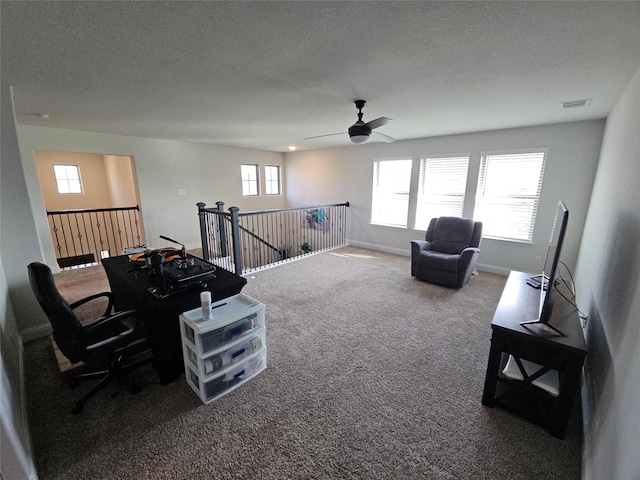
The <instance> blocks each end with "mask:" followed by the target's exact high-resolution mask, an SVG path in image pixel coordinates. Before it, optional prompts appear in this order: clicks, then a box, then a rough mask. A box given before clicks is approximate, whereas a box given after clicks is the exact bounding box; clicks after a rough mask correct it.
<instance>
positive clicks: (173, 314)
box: [102, 255, 247, 385]
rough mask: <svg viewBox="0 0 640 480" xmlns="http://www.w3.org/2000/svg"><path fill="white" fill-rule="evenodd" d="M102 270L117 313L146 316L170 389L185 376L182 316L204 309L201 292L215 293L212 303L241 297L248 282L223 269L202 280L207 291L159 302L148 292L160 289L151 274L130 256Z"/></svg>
mask: <svg viewBox="0 0 640 480" xmlns="http://www.w3.org/2000/svg"><path fill="white" fill-rule="evenodd" d="M102 266H103V267H104V270H105V272H106V273H107V278H108V279H109V285H110V286H111V292H112V293H113V297H114V304H115V308H116V309H117V310H126V309H136V310H138V311H139V312H140V314H141V315H142V319H143V321H144V322H145V326H146V329H147V337H148V339H149V343H150V344H151V350H152V352H153V362H154V365H155V367H156V369H157V370H158V374H159V376H160V383H161V384H163V385H166V384H167V383H170V382H172V381H174V380H176V379H177V378H178V377H179V376H180V375H181V374H182V373H183V372H184V362H183V357H182V345H181V342H180V322H179V320H178V317H179V315H180V314H181V313H182V312H185V311H187V310H192V309H194V308H197V307H199V306H200V292H201V291H203V290H208V291H210V292H211V298H212V301H214V302H215V301H218V300H222V299H223V298H227V297H230V296H232V295H236V294H238V293H240V291H241V290H242V288H243V287H244V286H245V285H246V283H247V280H246V279H245V278H243V277H241V276H239V275H236V274H234V273H231V272H229V271H227V270H225V269H223V268H220V267H218V268H216V270H215V272H214V274H213V275H209V276H205V277H202V281H203V282H205V283H206V287H205V288H198V289H191V290H186V291H184V292H177V293H173V294H171V295H169V296H167V297H165V298H158V297H156V296H154V295H152V294H151V293H149V291H148V290H147V289H148V288H149V287H153V286H158V285H157V283H156V281H155V279H154V278H153V277H152V276H151V273H150V270H148V269H140V268H139V267H138V268H136V266H135V265H133V264H131V263H130V262H129V257H127V256H126V255H122V256H118V257H111V258H105V259H103V260H102Z"/></svg>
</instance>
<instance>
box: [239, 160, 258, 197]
mask: <svg viewBox="0 0 640 480" xmlns="http://www.w3.org/2000/svg"><path fill="white" fill-rule="evenodd" d="M240 174H241V176H242V195H258V165H240Z"/></svg>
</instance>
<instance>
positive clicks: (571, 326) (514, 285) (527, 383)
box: [482, 272, 587, 438]
mask: <svg viewBox="0 0 640 480" xmlns="http://www.w3.org/2000/svg"><path fill="white" fill-rule="evenodd" d="M531 275H532V274H531V273H523V272H511V274H510V275H509V279H508V280H507V284H506V285H505V287H504V290H503V292H502V297H501V298H500V303H499V304H498V307H497V309H496V312H495V314H494V316H493V321H492V322H491V329H492V331H493V333H492V336H491V350H490V352H489V362H488V365H487V374H486V378H485V384H484V393H483V396H482V403H483V404H484V405H487V406H489V407H493V406H494V404H495V405H499V406H501V407H504V408H507V409H510V410H513V411H515V412H516V413H518V414H520V415H523V416H525V417H527V418H529V419H530V420H533V421H536V422H538V423H541V424H543V425H545V426H547V427H548V428H549V430H550V432H551V434H552V435H553V436H554V437H558V438H563V437H564V434H565V431H566V428H567V422H568V420H569V414H570V412H571V407H572V404H573V401H574V399H575V396H576V394H577V392H578V389H579V386H580V377H581V370H582V364H583V363H584V358H585V356H586V355H587V345H586V342H585V340H584V335H583V334H582V329H581V327H580V319H579V317H578V312H577V310H576V308H575V307H574V306H573V305H571V304H570V303H569V302H568V301H566V300H565V299H564V298H562V297H561V296H560V295H558V296H557V297H556V301H555V305H554V308H553V313H552V315H551V319H550V321H549V323H550V324H552V325H553V326H554V327H556V328H558V329H559V330H560V331H561V332H562V333H564V336H560V335H558V334H556V333H555V332H553V331H552V330H551V329H549V328H548V327H545V326H544V325H527V326H526V327H525V326H523V325H520V322H522V321H527V320H532V319H535V318H537V316H538V303H539V295H540V290H536V289H534V288H532V287H531V286H529V285H527V284H526V279H527V278H528V277H530V276H531ZM559 288H561V291H562V292H563V293H565V295H567V294H568V295H567V296H568V297H569V298H570V296H569V295H570V293H569V292H568V291H565V290H568V289H566V287H562V286H560V285H559ZM563 288H564V290H562V289H563ZM509 355H513V357H516V358H520V359H523V360H528V361H530V362H534V363H536V364H538V365H542V366H544V367H547V368H549V369H553V370H557V371H558V376H559V383H560V392H559V395H558V396H557V397H554V396H552V395H549V394H548V393H546V392H545V391H543V390H541V389H540V388H538V387H535V386H534V385H532V384H531V380H530V379H525V380H524V381H521V380H509V379H508V378H506V377H504V376H503V375H502V373H501V372H502V370H503V368H504V365H505V363H506V359H507V358H508V356H509ZM496 393H497V394H498V395H497V396H496Z"/></svg>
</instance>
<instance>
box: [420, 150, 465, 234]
mask: <svg viewBox="0 0 640 480" xmlns="http://www.w3.org/2000/svg"><path fill="white" fill-rule="evenodd" d="M468 170H469V157H468V156H466V157H462V156H458V157H443V158H431V157H423V158H421V159H420V182H419V185H418V204H417V207H416V223H415V226H416V229H418V230H426V229H427V228H428V226H429V222H430V221H431V219H432V218H435V217H444V216H450V217H461V216H462V213H463V209H464V198H465V192H466V188H467V172H468Z"/></svg>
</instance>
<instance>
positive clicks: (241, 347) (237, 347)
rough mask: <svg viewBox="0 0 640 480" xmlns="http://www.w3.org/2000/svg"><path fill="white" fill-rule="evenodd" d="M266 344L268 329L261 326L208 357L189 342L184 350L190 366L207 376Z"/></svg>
mask: <svg viewBox="0 0 640 480" xmlns="http://www.w3.org/2000/svg"><path fill="white" fill-rule="evenodd" d="M265 345H266V329H265V328H264V327H261V328H259V329H257V330H255V331H252V332H251V334H250V335H246V336H244V337H241V338H239V339H236V340H234V341H232V342H229V343H225V344H224V345H222V346H221V347H220V348H218V349H217V350H214V351H212V352H211V353H210V354H209V355H208V356H206V357H200V356H199V355H197V354H196V352H195V350H194V349H193V348H192V347H191V346H190V345H189V344H188V343H186V344H185V345H184V350H185V355H186V357H187V360H188V363H189V364H190V366H191V367H192V368H194V369H195V370H196V372H198V373H199V374H200V375H203V376H206V375H211V374H213V373H215V372H217V371H218V370H221V369H223V368H226V367H228V366H229V365H231V364H235V363H238V362H240V361H242V360H244V359H245V358H247V357H249V356H250V355H252V354H253V353H255V352H257V351H259V350H260V349H261V348H262V347H263V346H265Z"/></svg>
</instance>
